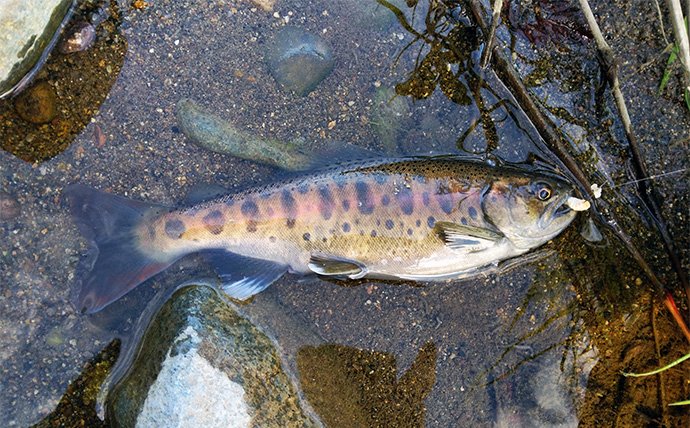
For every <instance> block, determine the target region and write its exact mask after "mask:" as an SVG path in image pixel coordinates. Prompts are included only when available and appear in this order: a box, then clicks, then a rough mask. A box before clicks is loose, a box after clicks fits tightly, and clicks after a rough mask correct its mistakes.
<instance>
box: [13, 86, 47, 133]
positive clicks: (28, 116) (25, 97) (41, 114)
mask: <svg viewBox="0 0 690 428" xmlns="http://www.w3.org/2000/svg"><path fill="white" fill-rule="evenodd" d="M14 108H15V110H16V111H17V114H19V116H20V117H21V118H22V119H24V120H26V121H27V122H31V123H35V124H41V123H48V122H50V121H51V120H53V119H54V118H55V116H56V115H57V97H56V96H55V89H53V87H52V86H50V84H49V83H48V82H38V83H36V84H35V85H34V86H32V87H30V88H29V89H27V90H26V91H25V92H23V93H22V94H21V95H19V96H18V97H17V99H16V101H15V102H14Z"/></svg>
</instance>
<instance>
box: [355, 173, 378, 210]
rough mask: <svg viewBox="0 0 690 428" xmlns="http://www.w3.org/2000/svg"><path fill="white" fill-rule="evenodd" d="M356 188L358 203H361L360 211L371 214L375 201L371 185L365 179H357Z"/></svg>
mask: <svg viewBox="0 0 690 428" xmlns="http://www.w3.org/2000/svg"><path fill="white" fill-rule="evenodd" d="M355 190H357V203H358V204H359V212H361V213H362V214H365V215H369V214H371V213H373V212H374V203H373V201H372V198H371V191H370V190H369V185H368V184H367V183H365V182H364V181H357V182H356V183H355Z"/></svg>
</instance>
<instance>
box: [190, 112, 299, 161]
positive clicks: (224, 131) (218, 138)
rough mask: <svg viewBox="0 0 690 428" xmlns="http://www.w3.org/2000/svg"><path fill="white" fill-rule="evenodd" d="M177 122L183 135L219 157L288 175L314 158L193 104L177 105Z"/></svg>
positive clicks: (293, 145)
mask: <svg viewBox="0 0 690 428" xmlns="http://www.w3.org/2000/svg"><path fill="white" fill-rule="evenodd" d="M177 121H178V123H179V125H180V128H181V129H182V132H184V134H185V135H186V136H187V138H189V139H190V140H191V141H192V142H193V143H194V144H196V145H198V146H200V147H203V148H205V149H208V150H211V151H213V152H216V153H222V154H225V155H231V156H236V157H239V158H242V159H248V160H251V161H255V162H261V163H265V164H267V165H272V166H277V167H278V168H282V169H286V170H288V171H301V170H305V169H307V168H308V167H309V165H311V162H312V161H311V155H310V154H308V153H305V152H303V151H302V150H300V148H299V145H298V144H297V143H287V144H286V143H282V142H280V141H276V140H265V139H263V138H260V137H257V136H255V135H252V134H250V133H248V132H243V131H241V130H239V129H237V128H236V127H234V126H233V125H232V124H231V123H229V122H227V121H225V120H223V119H221V118H219V117H218V116H215V115H213V114H211V113H208V112H206V111H204V110H202V109H201V108H199V106H198V105H197V104H196V103H195V102H194V101H192V100H189V99H182V100H180V101H179V102H178V103H177Z"/></svg>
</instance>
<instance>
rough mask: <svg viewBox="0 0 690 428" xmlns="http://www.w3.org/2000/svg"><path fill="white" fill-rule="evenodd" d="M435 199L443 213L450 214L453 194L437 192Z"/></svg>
mask: <svg viewBox="0 0 690 428" xmlns="http://www.w3.org/2000/svg"><path fill="white" fill-rule="evenodd" d="M436 201H437V202H438V205H439V206H440V207H441V209H442V210H443V212H444V213H446V214H450V213H451V212H453V208H454V206H453V195H451V194H448V193H437V194H436Z"/></svg>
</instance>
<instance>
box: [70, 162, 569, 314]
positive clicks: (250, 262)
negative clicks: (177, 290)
mask: <svg viewBox="0 0 690 428" xmlns="http://www.w3.org/2000/svg"><path fill="white" fill-rule="evenodd" d="M66 192H67V194H68V197H70V199H71V200H72V212H73V215H74V216H75V218H76V220H77V224H78V225H79V226H80V228H81V229H82V231H83V232H84V234H85V236H91V235H94V231H96V230H101V229H105V228H106V226H107V225H111V224H116V225H117V224H120V225H121V227H120V229H121V230H119V231H117V233H111V234H109V235H108V234H103V233H102V232H99V233H100V235H99V233H96V234H95V235H96V236H95V238H94V242H92V246H96V247H98V248H99V250H100V253H99V254H98V259H96V261H95V264H93V265H92V266H88V267H89V268H90V271H88V269H84V270H86V271H87V272H85V273H83V274H82V275H80V277H79V278H78V280H77V283H75V290H77V289H78V290H77V291H75V295H76V298H75V306H77V307H78V308H80V309H83V310H85V311H91V312H92V311H95V310H98V309H100V308H101V307H103V306H104V305H106V304H108V303H110V302H111V301H113V300H114V299H116V298H118V297H119V296H121V295H122V294H124V293H126V292H127V291H129V289H131V288H133V287H134V286H136V285H137V284H139V283H140V282H142V281H144V280H145V279H146V278H148V277H150V276H152V275H153V274H155V273H156V272H158V271H160V270H162V269H165V268H166V267H167V266H169V265H170V264H171V263H173V262H174V261H175V260H177V259H179V258H180V257H182V256H184V255H186V254H190V253H194V252H202V253H204V254H207V255H208V257H209V259H210V260H211V261H212V262H213V263H214V264H215V265H216V268H217V270H218V271H219V275H220V277H221V279H222V281H223V290H224V291H225V292H226V293H228V294H229V295H230V296H233V297H238V298H246V297H248V296H249V295H251V294H254V293H256V292H258V291H260V290H261V289H263V288H265V287H266V286H268V285H269V284H270V283H271V282H273V281H275V279H277V278H278V277H280V276H281V275H282V274H283V273H285V272H286V271H290V272H293V273H300V274H306V273H316V274H319V275H331V276H337V277H341V278H360V277H371V278H401V279H413V280H428V279H438V278H446V277H450V276H456V275H459V274H464V273H467V272H469V271H472V270H476V269H477V268H481V267H483V266H487V265H490V264H492V263H495V262H497V261H500V260H504V259H506V258H510V257H514V256H517V255H520V254H522V253H524V252H526V251H528V250H529V249H531V248H534V247H536V246H539V245H541V244H543V243H544V242H546V241H548V240H549V239H551V238H552V237H554V236H555V235H557V234H558V233H559V232H560V231H561V230H563V229H564V228H565V227H566V226H567V225H568V224H569V223H570V222H571V221H572V219H573V218H574V215H575V213H574V212H573V211H571V210H570V209H569V208H568V207H567V206H566V205H565V204H564V202H565V201H566V199H567V198H568V197H569V196H570V194H571V193H572V187H571V186H570V184H568V183H567V182H566V181H565V180H563V179H562V178H559V177H557V176H555V175H553V174H550V173H542V172H536V171H534V170H532V169H529V168H523V167H500V168H499V167H493V166H490V165H487V164H485V163H482V162H477V161H472V160H466V159H461V158H454V157H442V158H411V159H404V160H390V159H379V160H374V161H365V162H354V163H347V164H343V165H336V166H333V167H331V168H328V169H326V170H324V171H322V172H318V173H313V174H305V175H302V176H298V177H294V178H292V179H289V180H286V181H282V182H277V183H274V184H271V185H268V186H263V187H258V188H254V189H247V190H245V191H243V192H239V193H235V194H231V195H227V196H224V197H221V198H218V199H215V200H212V201H208V202H204V203H201V204H198V205H195V206H190V207H184V208H181V209H178V210H169V209H165V208H163V207H160V206H157V205H154V204H148V203H145V202H139V201H133V200H129V199H125V198H120V197H116V196H112V195H107V194H104V193H102V192H98V191H96V190H94V189H89V188H86V187H83V186H72V187H69V188H67V189H66ZM99 205H103V206H106V208H105V209H104V210H103V212H101V213H99V215H94V214H93V212H91V211H92V210H95V209H96V210H97V209H98V206H99ZM97 221H101V222H102V223H103V224H98V222H97ZM110 229H113V228H112V227H110ZM123 249H126V251H125V252H126V253H127V254H126V255H125V254H123V251H121V250H123ZM116 251H120V252H119V253H116ZM125 269H126V271H125ZM96 278H98V280H97V279H96Z"/></svg>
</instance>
